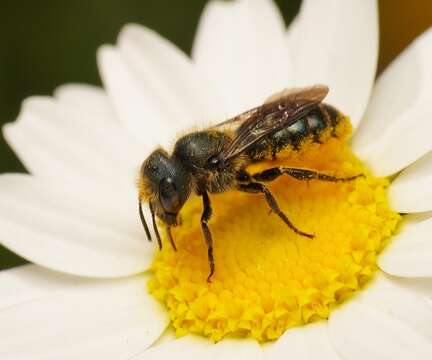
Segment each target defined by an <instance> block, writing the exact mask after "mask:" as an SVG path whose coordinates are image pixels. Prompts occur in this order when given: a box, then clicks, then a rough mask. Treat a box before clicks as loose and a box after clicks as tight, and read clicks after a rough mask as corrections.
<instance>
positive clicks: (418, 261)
mask: <svg viewBox="0 0 432 360" xmlns="http://www.w3.org/2000/svg"><path fill="white" fill-rule="evenodd" d="M431 233H432V219H427V220H424V221H421V222H418V223H416V224H411V226H405V227H403V228H402V229H401V231H400V232H399V234H398V235H396V236H394V237H393V238H392V240H391V242H390V244H389V245H388V246H387V247H386V249H385V250H384V251H383V253H382V254H381V255H380V257H379V258H378V264H379V266H380V267H381V269H383V270H384V271H385V272H387V273H389V274H392V275H396V276H404V277H431V276H432V241H431Z"/></svg>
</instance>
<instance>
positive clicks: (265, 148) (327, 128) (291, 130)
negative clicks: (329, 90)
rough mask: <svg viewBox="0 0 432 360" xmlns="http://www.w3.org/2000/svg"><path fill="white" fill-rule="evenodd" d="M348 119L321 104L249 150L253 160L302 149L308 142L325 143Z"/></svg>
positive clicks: (265, 158)
mask: <svg viewBox="0 0 432 360" xmlns="http://www.w3.org/2000/svg"><path fill="white" fill-rule="evenodd" d="M343 119H346V118H345V117H344V116H343V115H342V114H341V113H340V112H339V111H337V110H336V109H335V108H333V107H332V106H330V105H327V104H320V105H319V106H318V108H317V109H316V110H313V111H311V112H310V113H309V114H308V115H306V116H305V117H303V118H301V119H299V120H298V121H296V122H295V123H293V124H291V125H290V126H288V127H286V128H283V129H282V130H279V131H278V132H276V133H274V134H272V135H271V136H269V137H267V138H264V139H262V140H260V141H259V142H258V143H257V144H256V145H255V146H253V147H252V148H251V149H250V150H249V156H250V157H251V159H252V160H256V161H258V160H267V159H268V160H270V159H275V158H278V157H279V155H281V152H282V151H284V150H287V149H290V150H294V151H300V150H301V149H302V147H303V146H304V145H305V144H306V143H311V142H313V143H324V142H326V141H327V140H328V139H329V138H331V137H336V136H338V131H337V128H338V125H339V124H340V123H341V121H342V120H343Z"/></svg>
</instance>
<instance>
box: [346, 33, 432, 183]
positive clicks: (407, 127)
mask: <svg viewBox="0 0 432 360" xmlns="http://www.w3.org/2000/svg"><path fill="white" fill-rule="evenodd" d="M431 63H432V29H431V30H428V31H426V32H425V33H424V34H423V35H421V36H420V37H419V38H418V39H417V40H416V41H415V42H414V43H412V44H411V45H410V46H409V47H408V48H407V49H406V50H405V51H404V52H403V53H402V54H401V55H399V57H398V58H397V59H396V60H395V61H394V62H393V63H392V64H391V65H390V66H389V67H388V68H387V69H386V70H385V71H384V72H383V74H382V75H381V76H380V77H379V79H378V81H377V83H376V85H375V88H374V90H373V93H372V98H371V103H370V106H369V107H368V111H367V113H366V115H365V121H364V123H363V124H362V126H361V128H360V129H359V131H358V133H356V135H355V137H354V141H353V147H354V150H355V151H356V153H357V154H359V155H360V157H362V158H363V159H366V161H367V163H368V164H369V165H370V166H371V167H372V169H373V170H374V171H375V172H376V174H378V175H389V174H393V173H396V172H398V171H399V170H401V169H403V168H404V167H406V166H408V165H409V164H411V163H412V162H414V161H415V160H416V159H418V158H420V157H421V156H422V155H424V154H426V153H427V152H429V151H430V150H431V149H432V142H431V141H430V137H429V133H430V132H431V131H432V125H431V124H432V123H431V121H430V119H431V118H432V107H431V106H430V104H431V101H432V85H431V84H432V69H431V66H430V64H431ZM407 144H409V146H407Z"/></svg>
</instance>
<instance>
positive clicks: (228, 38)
mask: <svg viewBox="0 0 432 360" xmlns="http://www.w3.org/2000/svg"><path fill="white" fill-rule="evenodd" d="M284 33H285V25H284V23H283V19H282V17H281V15H280V13H279V11H278V9H277V7H276V6H275V4H274V3H273V2H272V1H271V0H237V1H234V2H226V1H211V2H209V3H208V5H207V6H206V8H205V9H204V12H203V14H202V16H201V20H200V23H199V26H198V31H197V34H196V38H195V42H194V46H193V52H192V54H193V56H192V58H193V59H194V60H195V61H196V63H197V65H198V67H199V69H200V70H202V71H203V72H204V73H205V74H206V75H207V77H208V78H210V79H211V80H212V81H213V83H214V84H216V86H217V89H218V91H219V95H220V97H221V98H222V99H223V100H224V102H225V104H226V107H227V111H228V113H227V114H226V115H227V116H233V115H236V114H238V113H240V112H242V111H244V110H247V109H248V108H251V107H254V106H257V105H260V104H261V103H263V101H264V100H265V99H266V98H267V97H268V96H269V95H271V94H272V93H274V92H277V91H280V90H282V89H283V88H285V87H287V86H289V85H290V83H289V67H290V65H289V59H288V56H287V51H286V46H285V40H284Z"/></svg>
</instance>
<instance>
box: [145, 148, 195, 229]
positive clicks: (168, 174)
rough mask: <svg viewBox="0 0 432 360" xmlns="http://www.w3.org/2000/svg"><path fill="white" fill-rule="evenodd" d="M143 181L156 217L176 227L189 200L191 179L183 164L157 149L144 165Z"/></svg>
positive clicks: (146, 194)
mask: <svg viewBox="0 0 432 360" xmlns="http://www.w3.org/2000/svg"><path fill="white" fill-rule="evenodd" d="M141 178H142V181H143V183H144V184H145V185H144V188H145V189H144V192H145V196H146V197H147V198H148V200H149V202H150V204H151V206H152V207H153V208H154V211H155V213H156V215H157V216H158V217H159V218H160V219H161V220H162V221H163V222H165V223H166V224H167V225H176V223H177V214H178V212H179V211H180V209H181V208H182V207H183V204H184V203H185V202H186V200H187V199H188V197H189V194H190V188H191V178H190V175H189V174H188V173H187V172H186V171H185V170H184V168H183V166H182V164H181V163H180V162H178V161H175V160H173V159H171V158H170V157H169V156H168V154H167V153H166V152H165V151H163V150H161V149H158V150H156V151H154V152H153V153H152V154H151V155H150V156H149V157H148V158H147V159H146V160H145V161H144V163H143V166H142V168H141Z"/></svg>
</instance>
